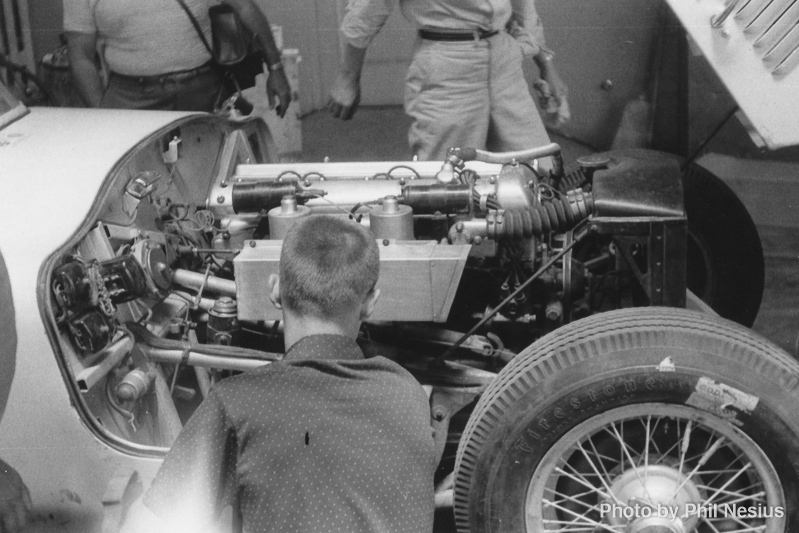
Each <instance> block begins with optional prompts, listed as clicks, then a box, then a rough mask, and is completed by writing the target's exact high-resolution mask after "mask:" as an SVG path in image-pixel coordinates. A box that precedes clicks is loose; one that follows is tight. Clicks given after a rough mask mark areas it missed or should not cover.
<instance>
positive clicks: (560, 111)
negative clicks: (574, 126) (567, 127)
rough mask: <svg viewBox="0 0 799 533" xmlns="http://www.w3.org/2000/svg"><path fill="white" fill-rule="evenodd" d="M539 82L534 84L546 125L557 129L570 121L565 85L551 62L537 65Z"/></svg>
mask: <svg viewBox="0 0 799 533" xmlns="http://www.w3.org/2000/svg"><path fill="white" fill-rule="evenodd" d="M539 68H540V70H541V80H539V81H538V82H536V83H535V84H534V87H535V89H536V92H538V97H539V101H540V103H541V108H542V109H543V110H544V112H545V113H546V118H545V120H546V122H547V123H548V125H550V126H552V127H554V128H559V127H561V126H563V125H564V124H565V123H566V122H568V121H569V120H570V119H571V111H570V109H569V102H568V100H567V95H568V93H569V90H568V88H567V87H566V84H565V83H563V80H562V79H561V77H560V75H559V74H558V71H557V70H556V69H555V66H554V65H553V64H552V62H551V61H547V62H545V63H543V64H540V65H539Z"/></svg>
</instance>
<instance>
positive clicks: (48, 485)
mask: <svg viewBox="0 0 799 533" xmlns="http://www.w3.org/2000/svg"><path fill="white" fill-rule="evenodd" d="M191 116H192V115H191V114H187V113H162V112H148V113H141V112H138V113H136V112H127V111H102V110H84V109H80V110H77V109H50V108H47V109H45V108H33V109H32V110H31V112H30V113H29V114H28V115H27V116H25V117H22V118H21V119H19V120H16V121H15V122H13V123H12V124H10V125H9V126H7V127H6V128H4V129H3V130H2V131H0V139H5V140H6V142H5V144H3V143H0V144H2V146H0V174H2V178H3V180H2V182H3V184H4V185H5V191H4V193H3V200H2V205H3V209H1V210H0V221H1V222H2V225H3V227H4V228H5V231H3V232H0V251H1V252H2V254H3V257H4V259H5V263H6V267H7V270H8V275H9V277H10V279H11V280H12V294H13V302H14V308H15V312H16V334H17V338H18V343H17V351H16V371H15V375H14V380H13V383H12V387H11V392H10V395H9V398H8V403H7V406H6V409H5V413H4V414H3V415H2V420H1V421H0V457H2V458H3V459H4V460H5V461H6V462H8V463H9V464H10V465H11V466H12V467H14V468H16V469H17V470H18V471H19V473H20V475H21V476H22V478H23V479H24V480H25V483H26V484H27V486H28V488H29V490H30V491H31V497H32V500H33V502H34V509H33V511H34V523H33V527H32V528H31V530H33V531H75V532H79V531H80V532H89V531H97V530H99V529H100V527H101V524H102V519H103V511H104V507H105V508H108V505H109V503H106V505H105V506H104V504H103V500H104V497H105V499H109V497H106V493H107V492H108V491H109V483H110V482H111V481H112V480H115V482H117V483H119V482H120V480H122V481H121V483H122V484H123V485H124V480H125V479H126V478H127V477H129V476H130V475H131V474H132V473H133V472H137V473H138V475H139V477H140V478H141V479H142V480H143V481H144V482H145V483H146V484H148V483H149V480H150V479H151V478H152V476H154V474H155V471H156V470H157V468H158V466H159V464H160V461H159V460H156V459H146V458H140V457H136V456H132V455H127V454H124V453H121V452H119V451H116V450H114V449H112V448H111V447H109V446H108V445H106V444H105V443H102V442H101V441H100V440H99V439H98V438H96V437H95V436H94V435H93V434H92V432H91V431H90V430H89V429H88V428H87V427H86V425H85V424H84V423H83V422H82V421H81V419H80V416H79V414H78V413H77V412H76V410H75V408H74V406H73V401H72V399H71V398H70V395H69V391H68V389H67V387H66V384H65V381H64V378H63V377H62V374H61V372H60V370H59V365H58V364H57V361H56V358H55V356H54V353H53V347H52V345H51V344H50V342H49V340H48V333H47V331H46V328H45V325H44V322H43V320H42V314H41V311H40V308H39V302H38V298H37V294H39V292H40V291H39V289H40V287H39V286H38V284H39V275H40V268H41V266H42V264H43V263H44V262H45V261H46V260H47V258H48V257H49V256H50V255H52V254H53V253H54V252H55V251H56V250H57V249H58V248H60V247H62V246H63V245H64V244H65V243H66V242H67V241H68V240H70V239H71V237H72V236H74V235H75V234H76V232H78V231H80V230H81V229H82V226H83V225H84V222H85V221H86V219H87V215H88V214H89V212H90V210H91V209H92V206H93V204H94V203H95V202H96V201H97V198H98V194H97V193H98V191H99V190H100V189H101V188H102V186H103V182H104V181H105V180H106V179H107V178H108V177H109V175H110V174H111V173H112V171H113V170H114V168H115V167H116V166H117V164H118V163H119V162H120V161H121V160H122V159H124V157H125V156H126V154H128V153H129V152H130V151H131V150H132V149H133V148H134V147H135V146H137V145H138V144H139V143H141V142H142V141H143V140H144V139H146V138H148V137H149V136H151V135H152V134H153V132H158V131H161V130H163V129H164V128H168V127H169V126H170V125H171V124H175V123H176V122H179V121H181V120H184V121H185V120H187V119H189V118H190V117H191ZM200 117H201V115H200ZM3 368H4V369H7V368H8V366H4V367H3ZM12 368H13V367H12ZM112 488H113V487H112ZM112 492H113V491H112ZM110 499H113V496H111V497H110Z"/></svg>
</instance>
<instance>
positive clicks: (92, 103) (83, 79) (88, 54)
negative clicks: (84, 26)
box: [66, 31, 103, 107]
mask: <svg viewBox="0 0 799 533" xmlns="http://www.w3.org/2000/svg"><path fill="white" fill-rule="evenodd" d="M66 36H67V54H68V57H69V70H70V73H71V74H72V80H73V82H74V83H75V88H76V89H77V91H78V94H79V95H80V97H81V100H83V103H84V104H85V105H86V106H88V107H98V106H99V105H100V100H101V99H102V98H103V84H102V82H101V81H100V73H99V72H98V70H97V62H96V60H95V58H96V56H97V36H96V35H95V34H93V33H78V32H73V31H69V32H67V33H66Z"/></svg>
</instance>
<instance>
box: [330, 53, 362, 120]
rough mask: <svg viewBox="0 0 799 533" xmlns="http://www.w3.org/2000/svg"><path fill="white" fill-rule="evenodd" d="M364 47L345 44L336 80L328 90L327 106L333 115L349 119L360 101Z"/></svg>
mask: <svg viewBox="0 0 799 533" xmlns="http://www.w3.org/2000/svg"><path fill="white" fill-rule="evenodd" d="M365 58H366V48H357V47H355V46H352V45H351V44H347V45H346V47H345V48H344V58H343V60H342V64H341V70H340V71H339V74H338V77H337V78H336V81H335V82H334V83H333V88H332V89H331V90H330V100H329V101H328V104H327V106H328V108H329V109H330V112H331V113H333V116H334V117H336V118H340V119H342V120H349V119H351V118H352V115H354V114H355V111H356V110H357V109H358V104H359V103H360V102H361V71H362V70H363V63H364V59H365Z"/></svg>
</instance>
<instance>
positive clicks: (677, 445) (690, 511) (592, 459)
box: [526, 404, 785, 533]
mask: <svg viewBox="0 0 799 533" xmlns="http://www.w3.org/2000/svg"><path fill="white" fill-rule="evenodd" d="M784 508H785V496H784V494H783V491H782V489H781V487H780V483H779V477H778V475H777V472H776V470H775V469H774V466H773V465H772V464H771V462H770V461H769V459H768V458H767V457H766V455H765V454H764V453H763V451H762V450H761V449H760V448H759V447H758V446H757V444H755V443H754V442H753V441H752V439H750V438H749V437H748V436H747V435H746V434H744V433H743V432H741V431H739V430H738V429H737V428H735V427H734V426H731V425H730V424H727V423H725V422H724V421H722V420H718V419H716V418H715V417H712V416H709V415H707V414H706V413H702V412H701V411H698V410H696V409H692V408H688V407H684V406H679V405H666V404H637V405H632V406H627V407H622V408H619V409H614V410H613V411H610V412H607V413H604V414H602V415H600V416H597V417H594V418H592V419H590V420H588V421H586V422H583V423H581V424H579V425H578V426H577V427H575V428H574V429H572V430H571V431H570V432H569V433H567V434H566V435H565V436H564V437H563V438H561V439H560V440H559V441H558V442H557V443H556V444H555V445H554V446H553V447H552V449H551V450H550V451H549V453H547V454H546V455H545V456H544V458H543V459H542V461H541V463H540V465H539V467H538V469H537V470H536V472H535V474H534V475H533V477H532V480H531V481H530V486H529V489H528V491H527V503H526V509H527V524H526V525H527V531H531V532H532V531H536V532H560V533H567V532H600V531H615V532H635V533H660V532H663V533H688V532H708V533H715V532H722V531H723V532H728V533H729V532H738V533H744V532H772V531H779V532H782V531H784V527H785V524H784V522H785V520H784V511H783V510H784ZM777 515H779V516H777Z"/></svg>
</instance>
